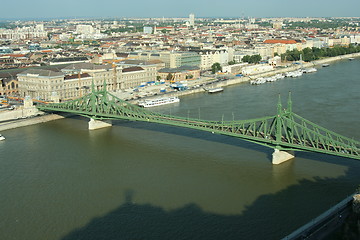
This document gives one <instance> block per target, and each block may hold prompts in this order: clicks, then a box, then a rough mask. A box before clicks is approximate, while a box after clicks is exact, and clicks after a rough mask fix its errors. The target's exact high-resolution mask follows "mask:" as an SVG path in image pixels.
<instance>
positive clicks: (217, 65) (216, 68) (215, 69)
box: [211, 62, 222, 74]
mask: <svg viewBox="0 0 360 240" xmlns="http://www.w3.org/2000/svg"><path fill="white" fill-rule="evenodd" d="M221 70H222V67H221V65H220V63H218V62H216V63H214V64H213V65H212V66H211V72H212V73H213V74H214V73H217V72H219V71H221Z"/></svg>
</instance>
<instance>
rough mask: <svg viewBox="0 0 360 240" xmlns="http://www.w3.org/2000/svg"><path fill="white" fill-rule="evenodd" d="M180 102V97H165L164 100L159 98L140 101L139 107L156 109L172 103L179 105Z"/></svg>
mask: <svg viewBox="0 0 360 240" xmlns="http://www.w3.org/2000/svg"><path fill="white" fill-rule="evenodd" d="M177 102H180V99H179V98H178V97H164V98H157V99H149V100H143V101H139V103H138V105H139V106H140V107H156V106H161V105H165V104H170V103H177Z"/></svg>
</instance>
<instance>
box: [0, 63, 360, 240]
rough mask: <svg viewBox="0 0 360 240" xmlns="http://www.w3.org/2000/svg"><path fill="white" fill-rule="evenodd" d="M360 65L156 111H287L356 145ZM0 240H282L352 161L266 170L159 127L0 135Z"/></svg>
mask: <svg viewBox="0 0 360 240" xmlns="http://www.w3.org/2000/svg"><path fill="white" fill-rule="evenodd" d="M359 67H360V59H356V60H354V61H345V60H344V61H339V62H336V63H332V64H331V65H330V67H327V68H319V69H318V72H316V73H312V74H306V75H303V76H302V77H300V78H292V79H284V80H280V81H277V82H274V83H268V84H263V85H259V86H252V85H250V84H241V85H237V86H231V87H226V88H225V90H224V92H222V93H217V94H212V95H209V94H206V93H201V94H196V95H190V96H184V97H182V98H181V102H180V103H179V104H178V105H172V106H164V107H158V108H155V109H154V111H159V112H164V113H167V114H172V115H180V116H189V117H194V118H198V117H200V118H202V119H209V120H220V119H221V118H222V117H223V116H224V119H225V120H231V119H233V118H234V119H250V118H257V117H262V116H265V115H273V114H275V113H276V103H277V99H278V94H279V93H280V94H281V96H282V100H283V103H284V104H286V98H287V94H288V92H289V91H291V92H292V96H293V110H294V112H296V113H297V114H299V115H301V116H302V117H305V118H307V119H308V120H310V121H312V122H315V123H317V124H319V125H321V126H323V127H326V128H327V129H330V130H333V131H335V132H337V133H340V134H342V135H345V136H349V137H354V139H357V140H360V131H359V128H360V121H359V119H360V111H359V110H360V108H359V105H358V104H359V101H360V77H359V76H360V74H359V73H360V71H359V69H360V68H359ZM2 134H3V135H4V136H6V140H5V141H2V142H0V166H1V167H0V210H1V218H0V239H4V240H8V239H9V240H10V239H18V240H22V239H28V240H42V239H44V240H45V239H46V240H79V239H87V240H92V239H106V240H108V239H129V240H130V239H132V240H139V239H150V240H153V239H154V240H155V239H206V240H208V239H230V240H231V239H237V240H238V239H280V238H281V237H284V236H286V235H287V234H289V233H291V232H292V231H293V230H295V229H296V228H298V227H300V226H301V225H303V224H305V223H307V222H308V221H310V220H311V219H313V218H315V217H316V216H317V215H319V214H320V213H322V212H323V211H325V210H327V209H328V208H330V207H331V206H333V205H334V204H336V203H338V202H339V201H341V200H342V199H343V198H345V197H346V196H348V195H349V194H351V193H353V192H354V191H355V189H356V188H357V186H358V185H359V184H360V174H359V172H360V162H359V161H357V160H351V159H346V158H341V157H335V156H328V155H323V154H317V153H308V152H296V153H295V154H296V158H295V159H293V160H291V161H288V162H286V163H283V164H281V165H277V166H273V165H272V164H271V160H270V159H271V158H270V157H271V153H272V149H268V148H266V147H263V146H259V145H255V144H253V143H248V142H245V141H242V140H240V139H236V138H232V137H228V136H222V135H215V134H211V133H207V132H201V131H196V130H191V129H183V128H178V127H171V126H165V125H159V124H151V123H142V122H127V121H116V122H114V125H113V127H111V128H106V129H100V130H96V131H91V132H90V131H88V130H87V120H86V119H84V118H82V117H74V118H68V119H62V120H57V121H53V122H47V123H43V124H38V125H33V126H29V127H23V128H18V129H13V130H7V131H3V132H2Z"/></svg>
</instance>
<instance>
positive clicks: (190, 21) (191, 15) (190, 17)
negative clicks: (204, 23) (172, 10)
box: [189, 13, 195, 27]
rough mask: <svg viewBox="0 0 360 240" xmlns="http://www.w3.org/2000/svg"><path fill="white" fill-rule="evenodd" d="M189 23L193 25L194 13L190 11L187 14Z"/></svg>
mask: <svg viewBox="0 0 360 240" xmlns="http://www.w3.org/2000/svg"><path fill="white" fill-rule="evenodd" d="M189 24H190V26H192V27H193V26H195V15H194V14H193V13H190V15H189Z"/></svg>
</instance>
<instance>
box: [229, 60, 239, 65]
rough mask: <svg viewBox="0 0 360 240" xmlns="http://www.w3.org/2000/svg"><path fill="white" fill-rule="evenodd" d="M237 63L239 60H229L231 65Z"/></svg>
mask: <svg viewBox="0 0 360 240" xmlns="http://www.w3.org/2000/svg"><path fill="white" fill-rule="evenodd" d="M236 63H237V62H236V61H235V60H232V61H229V62H228V64H229V65H234V64H236Z"/></svg>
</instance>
